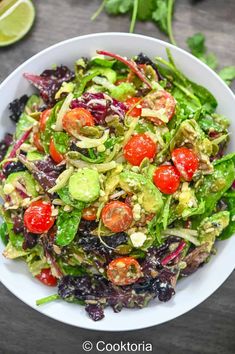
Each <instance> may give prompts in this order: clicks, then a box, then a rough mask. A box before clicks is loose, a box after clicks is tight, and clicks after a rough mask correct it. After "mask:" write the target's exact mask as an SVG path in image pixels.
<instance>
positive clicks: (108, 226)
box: [0, 50, 235, 321]
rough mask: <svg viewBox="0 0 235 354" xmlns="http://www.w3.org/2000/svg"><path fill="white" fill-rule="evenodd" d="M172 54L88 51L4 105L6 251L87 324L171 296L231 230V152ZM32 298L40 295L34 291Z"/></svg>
mask: <svg viewBox="0 0 235 354" xmlns="http://www.w3.org/2000/svg"><path fill="white" fill-rule="evenodd" d="M167 54H168V59H169V60H168V61H167V60H164V59H162V58H156V60H154V61H153V60H151V59H150V58H149V57H148V56H146V55H145V54H144V53H140V54H138V53H137V55H136V56H135V57H133V58H130V59H128V58H126V57H123V56H120V55H118V54H114V53H111V52H107V51H102V50H97V55H96V56H94V57H91V58H84V57H83V58H80V59H78V60H77V61H76V62H75V65H74V69H73V70H71V69H70V68H68V67H67V66H65V65H61V66H57V67H53V68H49V69H45V70H44V71H43V72H42V73H41V74H40V75H35V74H32V73H25V74H24V78H25V80H28V81H29V82H30V83H31V84H32V85H33V86H35V88H36V89H37V92H36V93H35V94H33V95H31V96H30V97H28V96H27V95H23V96H22V97H20V98H17V99H15V100H14V101H13V102H11V103H10V105H9V108H10V111H11V115H10V119H11V120H13V121H14V122H15V123H16V131H15V133H14V135H11V134H6V135H5V137H4V139H3V140H2V142H1V144H0V157H1V172H0V176H1V189H0V191H1V198H2V200H3V203H2V206H1V215H2V219H3V222H2V224H1V230H0V234H1V238H2V241H3V242H4V244H5V250H4V252H3V256H4V257H6V258H8V259H12V260H14V259H17V258H20V259H23V260H24V261H25V262H26V263H27V266H28V269H29V272H31V274H32V276H33V277H35V278H36V279H38V281H41V282H42V283H43V284H44V285H45V286H51V287H57V288H55V291H54V293H53V294H52V295H51V296H49V297H46V298H43V299H37V305H43V304H45V303H47V302H50V301H56V300H57V299H63V300H65V301H67V302H73V303H78V304H80V305H83V306H84V308H85V310H86V312H87V314H88V315H89V316H90V317H91V319H93V320H95V321H97V320H101V319H102V318H103V317H104V309H105V307H107V306H110V307H112V308H113V310H114V311H115V312H120V311H121V310H122V308H135V307H136V308H143V307H146V306H148V304H149V302H150V301H152V300H153V299H158V300H160V301H161V302H167V301H170V300H171V299H172V297H173V296H174V295H175V291H176V290H175V288H176V284H177V282H178V281H180V279H181V278H182V277H188V276H190V275H191V274H192V273H194V272H195V271H197V269H198V268H199V267H202V266H205V267H206V263H207V262H209V261H210V258H211V257H216V255H215V253H216V243H217V242H219V240H224V239H227V238H229V237H231V236H232V235H233V233H234V230H235V218H234V215H235V203H234V196H235V192H234V190H233V182H234V179H235V169H234V163H235V154H234V153H230V154H226V153H225V150H226V146H227V143H228V141H229V130H228V129H229V120H228V119H227V118H226V117H224V116H222V115H220V114H217V113H216V112H215V111H216V107H217V101H216V99H215V98H214V96H213V95H212V94H211V93H210V92H209V91H208V90H207V89H206V88H204V87H202V86H200V85H198V84H196V83H194V82H192V81H191V80H190V79H189V78H187V77H185V76H184V75H183V73H182V72H181V71H180V70H179V69H178V68H177V67H176V65H175V63H174V60H173V58H172V55H171V53H170V51H169V50H168V51H167ZM35 301H36V299H35Z"/></svg>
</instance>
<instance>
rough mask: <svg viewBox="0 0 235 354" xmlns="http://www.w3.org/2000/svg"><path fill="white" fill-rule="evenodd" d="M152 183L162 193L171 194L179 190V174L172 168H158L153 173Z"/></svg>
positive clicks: (164, 166) (166, 166)
mask: <svg viewBox="0 0 235 354" xmlns="http://www.w3.org/2000/svg"><path fill="white" fill-rule="evenodd" d="M153 181H154V184H155V186H156V187H157V188H158V189H159V190H160V191H161V192H162V193H165V194H173V193H175V192H176V191H177V189H178V188H179V185H180V174H179V172H178V170H177V169H176V168H175V167H174V166H169V165H163V166H159V167H157V168H156V170H155V172H154V175H153Z"/></svg>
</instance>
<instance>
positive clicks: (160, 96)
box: [142, 90, 176, 125]
mask: <svg viewBox="0 0 235 354" xmlns="http://www.w3.org/2000/svg"><path fill="white" fill-rule="evenodd" d="M175 106H176V101H175V99H174V97H173V96H172V95H171V94H170V93H169V92H167V91H165V90H159V91H157V92H154V93H153V94H151V95H148V97H147V99H145V100H143V101H142V107H143V108H149V109H152V110H154V111H161V114H163V113H164V116H165V117H166V118H167V122H169V121H170V120H171V119H172V118H173V116H174V113H175ZM146 119H148V120H151V121H152V122H153V123H154V124H156V125H164V124H166V123H164V122H163V121H162V120H161V119H160V118H157V117H146Z"/></svg>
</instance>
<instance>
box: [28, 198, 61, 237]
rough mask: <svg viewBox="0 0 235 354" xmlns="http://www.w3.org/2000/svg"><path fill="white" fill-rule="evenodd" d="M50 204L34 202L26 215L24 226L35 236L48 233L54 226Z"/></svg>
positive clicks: (39, 201)
mask: <svg viewBox="0 0 235 354" xmlns="http://www.w3.org/2000/svg"><path fill="white" fill-rule="evenodd" d="M51 214H52V207H51V204H50V203H46V202H43V201H42V200H37V201H36V202H32V203H31V204H30V206H29V207H28V208H27V209H26V210H25V213H24V224H25V226H26V228H27V229H28V230H29V231H30V232H32V233H33V234H42V233H43V232H47V231H48V230H49V229H50V228H51V227H52V226H53V224H54V221H55V218H54V217H53V216H52V215H51Z"/></svg>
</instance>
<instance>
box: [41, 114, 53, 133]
mask: <svg viewBox="0 0 235 354" xmlns="http://www.w3.org/2000/svg"><path fill="white" fill-rule="evenodd" d="M50 114H51V109H46V110H45V111H43V112H42V113H41V116H40V121H39V128H40V130H41V132H44V131H45V129H46V123H47V120H48V118H49V117H50Z"/></svg>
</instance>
